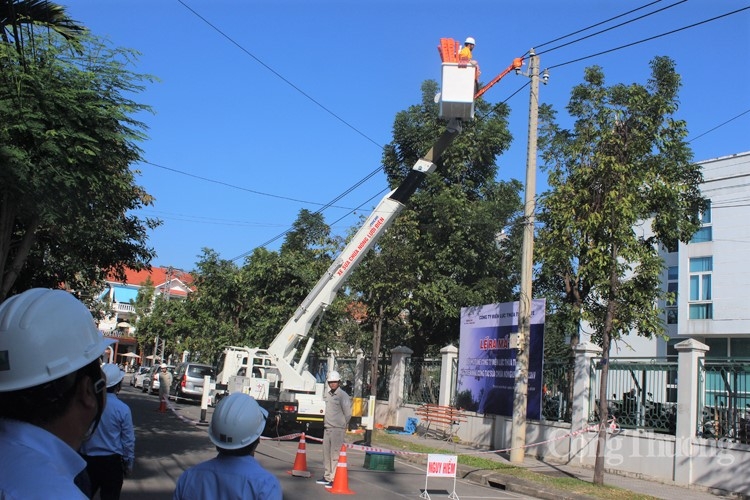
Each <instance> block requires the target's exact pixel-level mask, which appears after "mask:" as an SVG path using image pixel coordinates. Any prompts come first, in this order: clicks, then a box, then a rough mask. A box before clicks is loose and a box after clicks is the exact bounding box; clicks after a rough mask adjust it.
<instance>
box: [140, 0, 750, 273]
mask: <svg viewBox="0 0 750 500" xmlns="http://www.w3.org/2000/svg"><path fill="white" fill-rule="evenodd" d="M661 1H662V0H656V1H654V2H650V3H648V4H645V5H643V6H641V7H638V8H636V9H632V10H630V11H627V12H625V13H622V14H619V15H617V16H614V17H611V18H609V19H607V20H604V21H600V22H598V23H596V24H593V25H590V26H588V27H586V28H583V29H580V30H577V31H575V32H572V33H569V34H567V35H564V36H562V37H558V38H555V39H553V40H550V41H548V42H544V43H542V44H539V45H537V47H542V46H546V45H549V44H551V43H554V42H557V41H560V40H563V39H565V38H568V37H570V36H574V35H576V34H579V33H582V32H584V31H587V30H589V29H592V28H594V27H596V26H600V25H603V24H606V23H608V22H610V21H613V20H615V19H619V18H621V17H624V16H626V15H629V14H632V13H634V12H637V11H639V10H642V9H644V8H647V7H650V6H652V5H654V4H657V3H659V2H661ZM685 1H687V0H681V1H679V2H676V3H674V4H670V5H668V6H666V7H664V8H661V9H657V10H656V11H653V12H650V13H648V14H644V15H642V16H639V17H637V18H634V19H632V20H629V21H626V22H623V23H621V24H618V25H616V26H612V27H610V28H608V29H606V30H600V31H599V32H596V33H593V34H591V35H587V36H586V37H581V38H579V39H576V40H573V41H571V42H568V43H565V44H562V45H558V46H555V47H553V48H550V49H547V50H545V51H543V52H539V53H538V54H542V53H548V52H551V51H553V50H556V49H559V48H562V47H565V46H568V45H572V44H573V43H576V42H579V41H581V40H584V39H588V38H591V37H593V36H596V35H599V34H602V33H605V32H608V31H611V30H613V29H616V28H618V27H621V26H624V25H626V24H629V23H631V22H634V21H636V20H640V19H643V18H645V17H648V16H650V15H653V14H656V13H658V12H662V11H664V10H666V9H669V8H672V7H675V6H677V5H679V4H682V3H684V2H685ZM178 2H179V3H180V4H181V5H183V6H184V7H185V8H186V9H188V10H189V11H190V12H192V13H193V14H194V15H195V16H197V17H198V18H199V19H201V20H202V21H203V22H205V23H206V24H207V25H208V26H210V27H211V28H212V29H214V30H215V31H216V32H217V33H219V34H220V35H221V36H222V37H224V38H226V39H227V40H228V41H230V42H231V43H232V44H233V45H235V46H236V47H238V48H239V49H240V50H242V51H243V52H244V53H245V54H247V55H248V56H250V57H251V58H253V59H254V60H255V61H256V62H258V63H259V64H261V65H262V66H263V67H264V68H266V69H267V70H268V71H270V72H271V73H273V74H274V75H275V76H277V77H278V78H279V79H281V80H282V81H283V82H285V83H286V84H287V85H289V86H290V87H292V88H293V89H294V90H296V91H297V92H299V93H300V94H302V95H303V96H304V97H306V98H307V99H309V100H310V101H311V102H313V103H314V104H316V105H317V106H318V107H320V108H321V109H323V110H324V111H325V112H326V113H328V114H330V115H331V116H333V117H334V118H335V119H337V120H338V121H340V122H341V123H343V124H344V125H346V126H347V127H348V128H350V129H352V130H353V131H355V132H356V133H357V134H359V135H361V136H362V137H364V138H365V139H367V140H368V141H369V142H371V143H373V144H375V145H376V146H378V147H379V148H381V149H383V148H384V146H382V145H380V144H378V143H377V142H376V141H374V140H373V139H372V138H370V137H369V136H368V135H367V134H365V133H364V132H362V131H361V130H359V129H358V128H357V127H355V126H354V125H352V124H350V123H349V122H347V121H346V120H344V119H343V118H342V117H340V116H339V115H338V114H336V113H334V112H333V111H332V110H330V109H329V108H328V107H326V106H325V105H323V104H322V103H320V102H319V101H317V100H316V99H315V98H313V97H312V96H310V95H309V94H308V93H306V92H305V91H304V90H302V89H301V88H300V87H299V86H297V85H295V84H294V83H293V82H291V81H290V80H288V79H287V78H285V77H284V76H283V75H281V74H280V73H279V72H277V71H276V70H274V69H273V68H272V67H271V66H269V65H268V64H266V63H265V62H263V61H262V60H261V59H260V58H258V57H257V56H255V55H254V54H253V53H252V52H250V51H249V50H247V49H246V48H245V47H243V46H242V45H241V44H239V43H238V42H236V41H235V40H234V39H233V38H232V37H230V36H229V35H227V34H226V33H224V32H223V31H222V30H221V29H219V28H218V27H217V26H215V25H213V24H212V23H211V22H210V21H208V20H207V19H206V18H205V17H203V16H202V15H200V14H199V13H198V12H196V11H195V10H194V9H192V8H191V7H190V6H188V5H187V4H186V3H185V2H184V1H182V0H178ZM747 9H750V6H748V7H744V8H741V9H737V10H735V11H732V12H728V13H726V14H722V15H720V16H716V17H713V18H710V19H706V20H704V21H700V22H697V23H693V24H691V25H688V26H684V27H682V28H678V29H675V30H671V31H668V32H665V33H662V34H659V35H655V36H652V37H648V38H645V39H642V40H638V41H636V42H632V43H628V44H625V45H621V46H619V47H615V48H612V49H609V50H605V51H601V52H598V53H596V54H591V55H588V56H584V57H581V58H577V59H573V60H570V61H567V62H564V63H560V64H556V65H553V66H549V67H548V68H547V69H553V68H558V67H561V66H565V65H568V64H573V63H575V62H579V61H582V60H585V59H589V58H592V57H596V56H599V55H603V54H607V53H610V52H614V51H617V50H621V49H624V48H628V47H631V46H634V45H637V44H640V43H644V42H647V41H650V40H654V39H657V38H661V37H663V36H667V35H671V34H674V33H677V32H679V31H683V30H686V29H689V28H693V27H696V26H700V25H702V24H706V23H709V22H712V21H715V20H717V19H721V18H723V17H727V16H730V15H733V14H737V13H739V12H742V11H744V10H747ZM527 85H528V82H527V83H526V84H525V85H523V86H521V87H520V88H518V89H517V90H516V91H514V92H513V93H512V94H510V95H509V96H508V97H507V98H506V99H505V100H503V101H501V102H500V103H498V104H496V105H495V106H494V107H493V109H492V110H490V112H489V113H491V112H492V111H494V110H496V109H497V107H498V106H500V105H502V104H504V103H506V102H507V101H508V100H510V99H511V98H512V97H514V96H515V95H516V94H518V93H519V92H520V91H521V90H522V89H523V88H525V87H526V86H527ZM748 111H750V110H748ZM489 113H487V114H485V115H483V116H482V117H481V118H486V116H488V114H489ZM743 114H744V113H743ZM739 116H741V115H739ZM739 116H738V117H739ZM738 117H735V118H738ZM733 119H734V118H733ZM733 119H732V120H733ZM729 121H731V120H729ZM726 123H728V122H725V123H724V124H721V125H719V126H717V127H715V128H718V127H720V126H723V125H725V124H726ZM715 128H714V129H711V130H709V131H707V132H706V133H704V134H703V135H705V134H707V133H709V132H711V131H713V130H715ZM698 137H701V136H698ZM698 137H696V138H694V139H693V140H695V139H697V138H698ZM146 163H148V164H151V165H154V166H157V167H159V168H164V169H167V170H173V171H175V172H179V173H183V174H185V175H190V176H192V177H195V178H199V179H203V180H207V181H209V182H215V183H217V184H223V185H226V186H228V187H233V188H236V189H242V190H244V191H248V192H252V193H255V194H260V195H265V196H270V197H274V198H279V199H286V200H290V201H295V202H300V203H307V204H313V205H319V206H321V208H320V209H319V210H317V211H316V212H315V213H316V214H317V213H321V212H322V211H323V210H325V209H327V208H331V207H335V208H343V207H339V206H336V205H334V203H336V202H337V201H339V200H340V199H342V198H343V197H344V196H346V195H347V194H349V193H351V192H352V191H353V190H354V189H356V188H357V187H359V186H361V185H362V184H363V183H364V182H366V181H367V180H369V179H370V178H372V177H373V176H374V175H376V174H377V173H379V172H380V171H381V170H382V169H381V167H378V168H376V169H375V170H373V171H372V172H370V173H369V174H367V176H365V178H363V179H362V180H361V181H359V182H357V183H355V185H354V186H352V187H350V188H349V189H347V190H346V191H345V192H344V193H342V194H341V195H339V196H337V197H336V198H334V199H333V200H332V201H330V202H328V203H325V204H321V203H315V202H309V201H304V200H296V199H293V198H288V197H284V196H278V195H272V194H269V193H264V192H260V191H255V190H251V189H246V188H240V187H238V186H234V185H231V184H228V183H224V182H221V181H214V180H211V179H206V178H202V177H200V176H195V175H192V174H186V173H184V172H180V171H178V170H175V169H169V168H168V167H163V166H161V165H156V164H153V163H149V162H146ZM384 191H385V190H383V191H381V193H382V192H384ZM377 196H378V195H377V194H376V195H374V196H373V197H371V198H370V199H369V200H367V201H365V202H363V203H362V204H360V205H359V207H358V208H355V209H352V210H351V211H350V212H348V213H347V214H345V215H344V216H343V217H341V218H340V219H338V221H340V220H342V219H343V218H346V217H348V216H349V215H350V214H351V213H354V212H356V211H357V210H358V209H359V208H361V207H362V206H364V205H365V204H366V203H369V202H370V201H371V200H373V199H374V198H376V197H377ZM338 221H337V222H338ZM291 230H292V229H291V228H290V229H288V230H287V231H284V232H283V233H281V234H279V235H277V236H275V237H274V238H272V239H270V240H268V241H267V242H265V243H263V244H262V245H260V246H261V247H263V246H266V245H268V244H270V243H273V242H275V241H277V240H278V239H280V238H282V237H283V236H285V235H286V234H288V233H289V232H290V231H291ZM250 253H251V252H245V253H243V254H241V255H240V256H238V257H235V258H234V259H231V260H233V261H234V260H238V259H240V258H243V257H245V256H247V255H249V254H250Z"/></svg>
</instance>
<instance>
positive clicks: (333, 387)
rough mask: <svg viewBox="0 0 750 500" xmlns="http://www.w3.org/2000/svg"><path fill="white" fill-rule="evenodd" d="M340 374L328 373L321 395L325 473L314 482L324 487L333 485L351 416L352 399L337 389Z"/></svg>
mask: <svg viewBox="0 0 750 500" xmlns="http://www.w3.org/2000/svg"><path fill="white" fill-rule="evenodd" d="M339 384H341V375H339V372H337V371H336V370H333V371H331V373H329V374H328V388H329V390H328V391H327V392H326V393H325V394H324V395H323V398H324V399H325V402H326V414H325V417H324V418H323V427H324V430H323V463H324V464H325V473H324V475H323V477H322V478H321V479H318V480H317V481H316V482H317V483H318V484H324V485H325V487H326V488H332V487H333V478H334V476H335V475H336V466H337V465H338V460H339V451H341V445H343V444H344V437H345V435H346V428H347V427H348V426H349V420H350V419H351V418H352V400H351V398H350V397H349V395H348V394H347V393H346V392H344V390H343V389H339Z"/></svg>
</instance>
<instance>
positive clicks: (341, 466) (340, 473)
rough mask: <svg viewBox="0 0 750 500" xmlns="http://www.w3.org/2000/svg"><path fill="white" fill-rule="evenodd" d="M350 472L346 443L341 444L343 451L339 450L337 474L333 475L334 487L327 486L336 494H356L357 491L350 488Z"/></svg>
mask: <svg viewBox="0 0 750 500" xmlns="http://www.w3.org/2000/svg"><path fill="white" fill-rule="evenodd" d="M348 474H349V473H348V472H347V471H346V445H345V444H342V445H341V451H340V452H339V463H338V464H336V474H335V475H334V476H333V487H331V489H328V488H326V491H329V492H331V493H333V494H336V495H354V494H355V493H354V492H353V491H352V490H350V489H349V475H348Z"/></svg>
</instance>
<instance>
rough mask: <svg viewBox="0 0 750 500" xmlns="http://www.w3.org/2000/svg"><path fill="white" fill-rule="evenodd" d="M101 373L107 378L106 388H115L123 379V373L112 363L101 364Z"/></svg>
mask: <svg viewBox="0 0 750 500" xmlns="http://www.w3.org/2000/svg"><path fill="white" fill-rule="evenodd" d="M102 371H103V372H104V376H105V377H106V378H107V388H110V387H114V386H116V385H117V384H119V383H120V382H122V379H123V378H124V377H125V373H124V372H123V371H122V370H120V367H119V366H117V365H116V364H114V363H106V364H103V365H102Z"/></svg>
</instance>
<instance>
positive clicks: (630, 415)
mask: <svg viewBox="0 0 750 500" xmlns="http://www.w3.org/2000/svg"><path fill="white" fill-rule="evenodd" d="M601 371H602V358H593V359H592V364H591V395H590V398H591V399H590V403H591V408H592V411H591V415H590V417H589V420H590V421H591V422H598V421H599V420H600V419H599V392H600V387H601V385H600V384H601V378H602V377H601ZM607 393H608V394H610V395H611V397H608V398H607V413H608V415H609V417H610V418H612V417H614V419H615V421H616V422H617V424H618V425H619V426H620V427H621V428H625V429H644V430H650V431H653V432H659V433H665V434H672V435H674V433H675V426H676V422H677V357H676V356H667V357H662V358H610V359H609V374H608V377H607Z"/></svg>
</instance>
